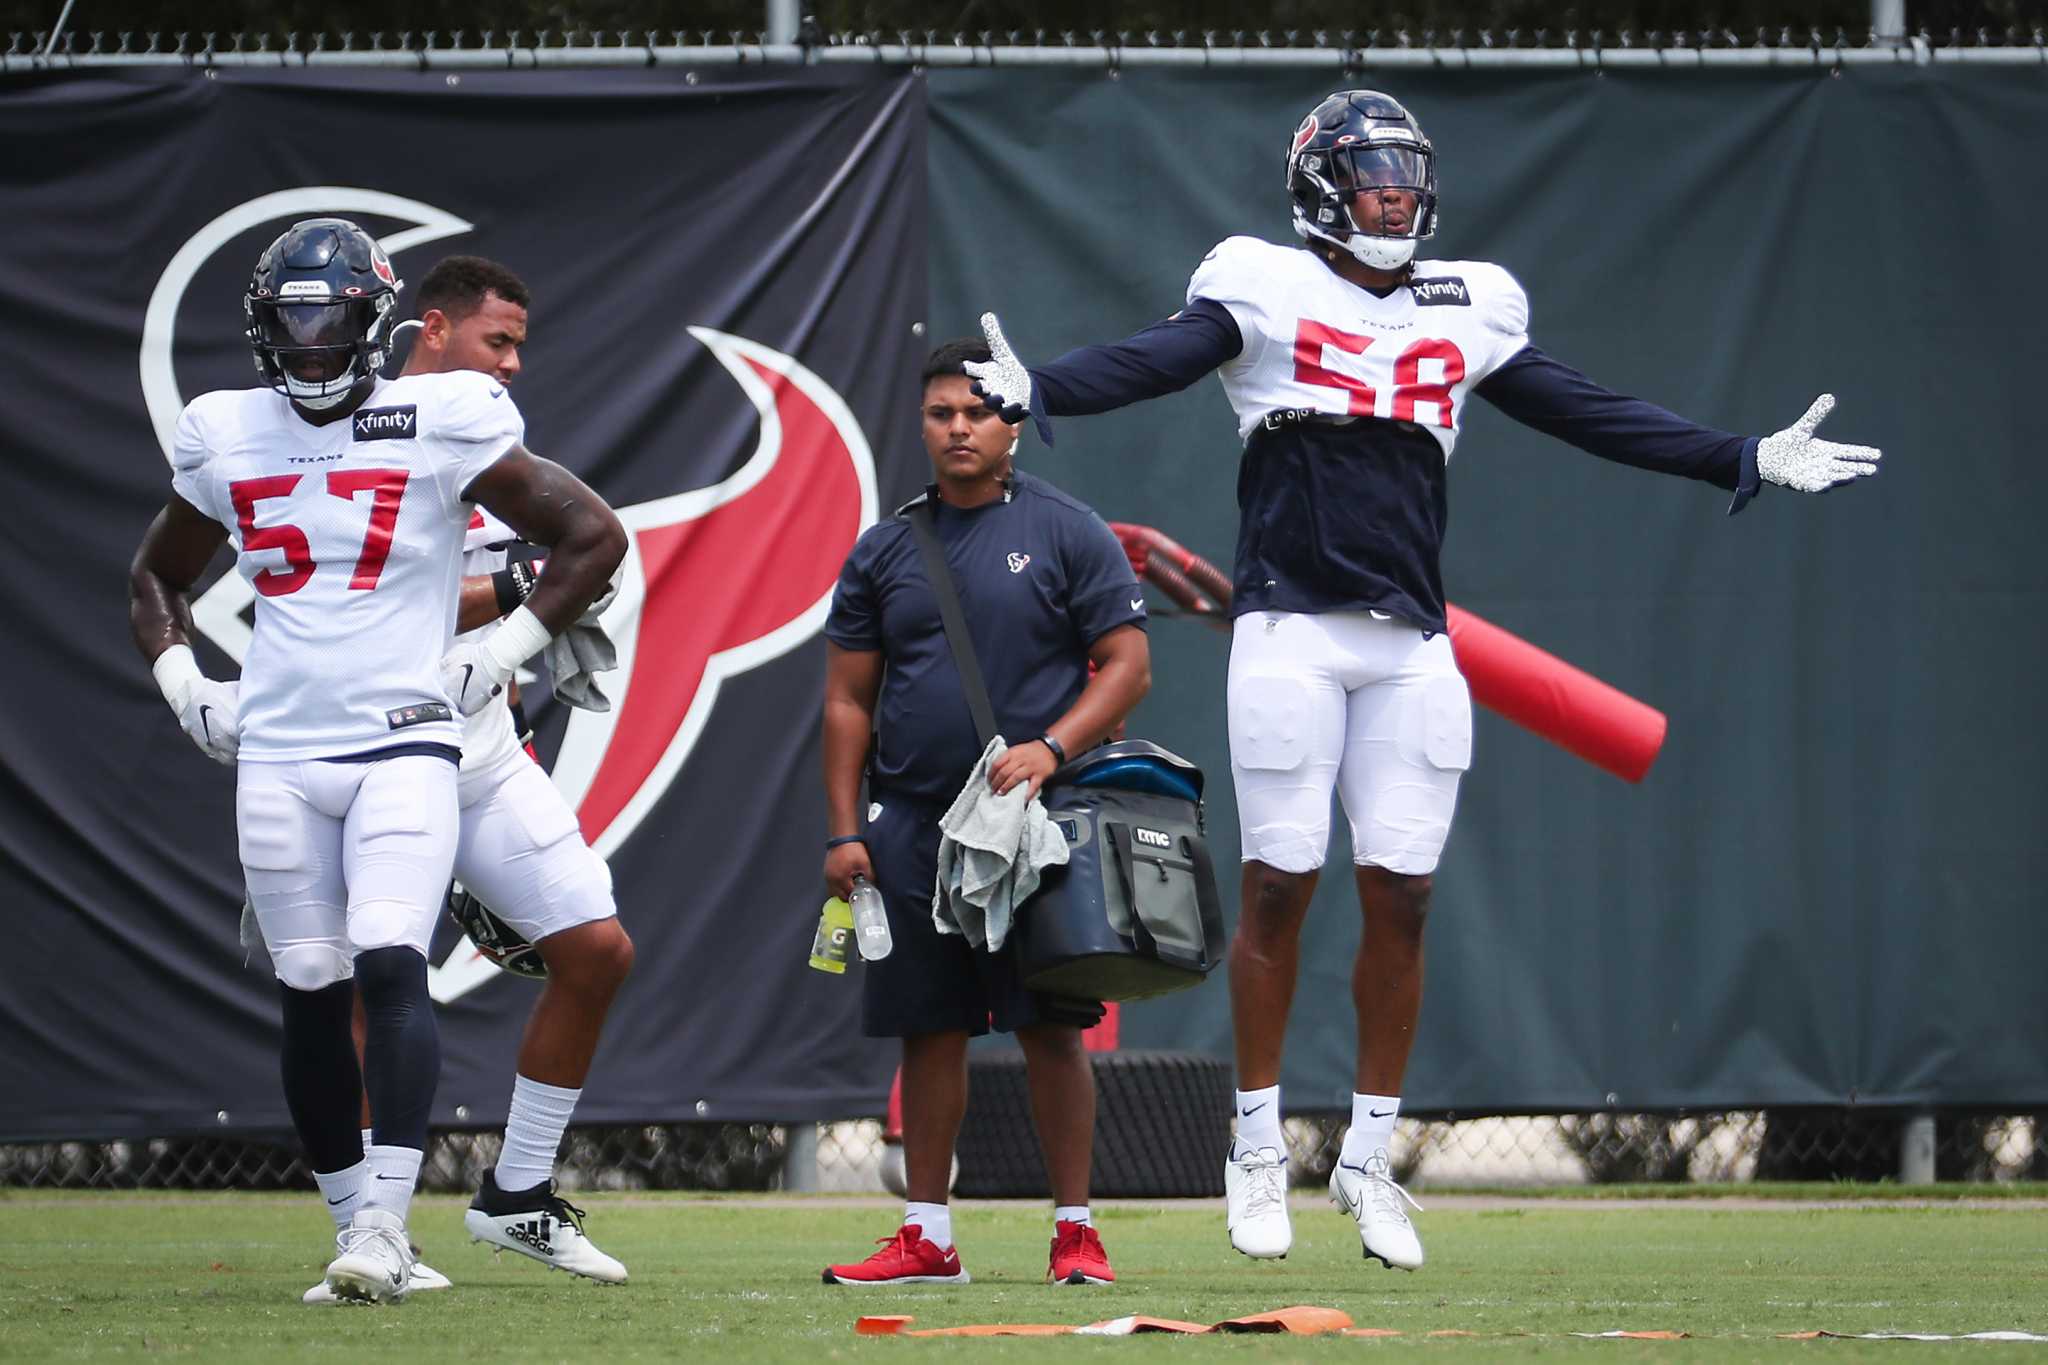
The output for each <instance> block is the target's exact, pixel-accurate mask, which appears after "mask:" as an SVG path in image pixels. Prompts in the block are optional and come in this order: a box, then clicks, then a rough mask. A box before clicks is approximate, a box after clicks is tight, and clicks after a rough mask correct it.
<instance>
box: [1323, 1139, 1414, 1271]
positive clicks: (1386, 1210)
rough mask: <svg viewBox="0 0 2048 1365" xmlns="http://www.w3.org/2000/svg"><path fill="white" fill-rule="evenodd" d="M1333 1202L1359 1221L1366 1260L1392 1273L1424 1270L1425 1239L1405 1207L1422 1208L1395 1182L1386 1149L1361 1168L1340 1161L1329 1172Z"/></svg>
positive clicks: (1359, 1236) (1375, 1153)
mask: <svg viewBox="0 0 2048 1365" xmlns="http://www.w3.org/2000/svg"><path fill="white" fill-rule="evenodd" d="M1330 1202H1331V1203H1333V1204H1335V1205H1336V1206H1337V1207H1338V1208H1340V1209H1342V1210H1343V1211H1344V1212H1345V1213H1347V1214H1349V1215H1351V1217H1352V1218H1354V1219H1356V1220H1357V1221H1358V1240H1359V1242H1360V1243H1361V1244H1362V1245H1363V1246H1364V1248H1365V1258H1366V1259H1367V1260H1369V1261H1378V1262H1379V1263H1380V1264H1381V1265H1383V1266H1385V1267H1386V1268H1387V1269H1389V1270H1420V1269H1421V1268H1422V1239H1421V1238H1419V1237H1417V1236H1416V1235H1415V1225H1414V1224H1413V1223H1411V1222H1409V1221H1408V1210H1407V1209H1405V1208H1403V1207H1402V1205H1403V1204H1407V1205H1408V1206H1409V1207H1410V1208H1413V1209H1414V1210H1415V1211H1416V1212H1417V1213H1420V1212H1421V1211H1422V1205H1420V1204H1418V1203H1416V1202H1415V1200H1414V1198H1413V1197H1412V1196H1410V1195H1409V1193H1408V1191H1406V1190H1404V1189H1402V1188H1401V1187H1400V1186H1399V1185H1397V1184H1395V1183H1394V1175H1393V1165H1392V1163H1391V1162H1390V1161H1388V1159H1387V1149H1386V1148H1384V1147H1381V1148H1379V1149H1378V1150H1376V1151H1375V1152H1374V1153H1373V1154H1372V1155H1371V1156H1369V1157H1367V1158H1366V1159H1365V1164H1364V1165H1362V1166H1347V1165H1346V1164H1345V1163H1344V1161H1343V1160H1342V1159H1341V1158H1339V1160H1338V1162H1337V1169H1336V1170H1334V1171H1331V1172H1330Z"/></svg>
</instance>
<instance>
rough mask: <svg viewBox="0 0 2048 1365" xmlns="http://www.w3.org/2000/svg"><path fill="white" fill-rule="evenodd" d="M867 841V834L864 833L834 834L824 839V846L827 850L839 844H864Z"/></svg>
mask: <svg viewBox="0 0 2048 1365" xmlns="http://www.w3.org/2000/svg"><path fill="white" fill-rule="evenodd" d="M867 841H868V836H867V835H865V834H835V835H833V836H832V837H831V838H830V839H827V840H826V841H825V848H826V850H827V851H828V852H829V851H830V850H832V849H835V848H837V847H839V846H840V845H841V844H864V843H866V842H867Z"/></svg>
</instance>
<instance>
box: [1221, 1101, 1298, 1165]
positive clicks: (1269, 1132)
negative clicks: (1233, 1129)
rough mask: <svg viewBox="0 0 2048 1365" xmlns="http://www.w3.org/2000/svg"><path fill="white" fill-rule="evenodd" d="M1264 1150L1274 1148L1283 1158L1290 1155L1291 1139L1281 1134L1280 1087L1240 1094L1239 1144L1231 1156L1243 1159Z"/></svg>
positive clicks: (1231, 1150)
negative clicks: (1246, 1155)
mask: <svg viewBox="0 0 2048 1365" xmlns="http://www.w3.org/2000/svg"><path fill="white" fill-rule="evenodd" d="M1260 1147H1271V1148H1272V1149H1273V1150H1274V1151H1276V1152H1278V1153H1280V1155H1282V1156H1286V1155H1287V1139H1286V1138H1284V1137H1282V1136H1281V1135H1280V1087H1279V1086H1277V1085H1269V1086H1267V1087H1266V1088H1265V1089H1264V1090H1240V1091H1238V1092H1237V1142H1236V1145H1234V1146H1233V1147H1232V1148H1231V1149H1230V1154H1231V1156H1233V1157H1239V1156H1243V1155H1244V1154H1245V1153H1246V1152H1249V1151H1254V1150H1256V1149H1257V1148H1260Z"/></svg>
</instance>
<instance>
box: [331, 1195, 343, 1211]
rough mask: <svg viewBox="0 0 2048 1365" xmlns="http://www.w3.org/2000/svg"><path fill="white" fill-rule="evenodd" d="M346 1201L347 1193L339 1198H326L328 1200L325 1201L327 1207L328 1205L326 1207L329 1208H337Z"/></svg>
mask: <svg viewBox="0 0 2048 1365" xmlns="http://www.w3.org/2000/svg"><path fill="white" fill-rule="evenodd" d="M347 1202H348V1196H347V1195H343V1196H342V1197H341V1198H339V1199H330V1200H328V1201H327V1207H328V1208H330V1209H338V1208H340V1207H341V1206H342V1205H343V1204H346V1203H347Z"/></svg>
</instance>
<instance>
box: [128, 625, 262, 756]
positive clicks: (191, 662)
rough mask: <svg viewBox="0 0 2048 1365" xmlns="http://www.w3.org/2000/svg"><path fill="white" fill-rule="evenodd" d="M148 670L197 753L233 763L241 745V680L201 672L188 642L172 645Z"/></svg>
mask: <svg viewBox="0 0 2048 1365" xmlns="http://www.w3.org/2000/svg"><path fill="white" fill-rule="evenodd" d="M150 671H151V672H152V673H154V674H155V675H156V685H157V688H158V690H160V691H161V692H162V693H163V694H164V700H165V701H167V702H169V703H170V704H171V710H172V711H173V712H174V713H175V714H176V715H177V717H178V726H179V728H180V729H182V730H184V732H185V734H186V735H187V736H188V737H190V739H191V740H192V742H193V743H194V744H196V745H198V746H199V752H200V753H202V754H205V755H206V756H207V757H208V758H210V759H212V760H213V761H214V762H216V763H233V762H234V761H235V755H236V754H237V753H238V752H240V750H241V747H242V719H241V705H242V685H241V683H239V682H218V681H216V680H214V679H212V678H209V677H207V676H206V675H205V674H203V673H201V672H200V671H199V663H198V661H197V660H196V659H194V658H193V657H192V647H191V646H190V645H172V646H171V647H170V648H169V649H167V650H165V651H164V652H163V653H162V654H160V655H158V656H157V660H156V663H155V664H153V665H151V667H150Z"/></svg>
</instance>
